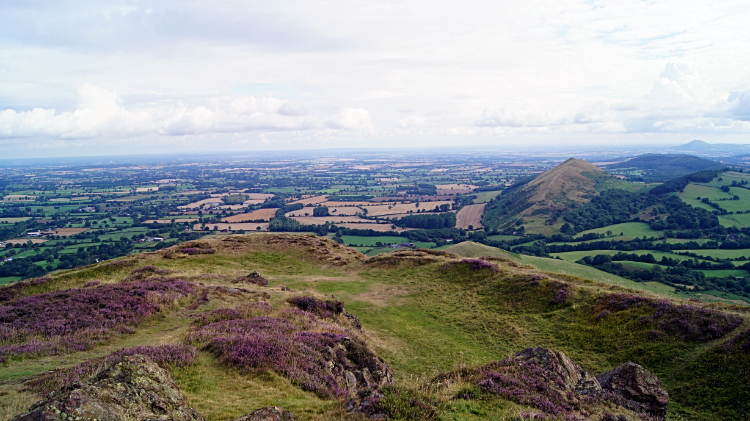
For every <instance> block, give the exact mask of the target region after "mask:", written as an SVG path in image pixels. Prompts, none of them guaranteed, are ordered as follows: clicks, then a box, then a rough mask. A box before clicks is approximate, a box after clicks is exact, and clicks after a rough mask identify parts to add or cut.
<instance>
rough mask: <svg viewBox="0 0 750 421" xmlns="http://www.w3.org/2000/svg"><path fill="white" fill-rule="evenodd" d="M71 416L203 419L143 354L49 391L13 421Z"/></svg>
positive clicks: (107, 420)
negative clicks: (82, 380) (61, 387)
mask: <svg viewBox="0 0 750 421" xmlns="http://www.w3.org/2000/svg"><path fill="white" fill-rule="evenodd" d="M75 419H79V420H94V419H95V420H98V421H120V420H139V421H140V420H144V421H145V420H175V421H204V419H203V417H202V416H200V414H198V413H197V412H196V411H195V410H193V409H192V408H189V407H188V406H187V403H186V401H185V397H184V396H183V395H182V392H180V390H179V389H178V388H177V385H176V384H175V383H174V382H173V381H172V378H171V377H170V376H169V373H168V372H167V371H165V370H164V369H162V368H160V367H159V366H158V365H156V363H154V362H153V361H151V360H150V359H148V358H147V357H144V356H142V355H132V356H126V357H123V359H122V360H121V361H120V362H118V363H117V364H115V365H113V366H111V367H110V368H108V369H105V370H103V371H102V372H100V373H99V374H97V375H96V376H94V377H93V378H92V379H90V380H88V381H86V382H83V383H79V382H74V383H72V384H70V385H68V386H66V387H65V388H63V389H61V390H60V391H58V392H54V393H52V394H51V395H50V396H48V397H47V398H45V399H44V400H42V401H40V402H37V403H36V404H34V405H33V406H32V407H31V408H30V409H29V412H27V413H25V414H21V415H18V416H16V417H15V418H13V421H53V420H54V421H57V420H75Z"/></svg>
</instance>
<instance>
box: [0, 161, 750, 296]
mask: <svg viewBox="0 0 750 421" xmlns="http://www.w3.org/2000/svg"><path fill="white" fill-rule="evenodd" d="M243 159H245V160H246V161H244V162H240V161H238V162H234V163H232V164H231V165H229V164H227V163H226V162H224V161H221V160H220V159H219V160H216V159H214V160H211V159H206V160H201V159H196V160H195V162H192V163H189V164H187V165H186V164H185V163H184V162H182V163H180V164H179V165H178V164H176V163H170V162H169V160H168V159H167V160H165V161H164V162H163V163H161V164H160V165H153V166H149V165H110V166H106V165H104V166H101V165H100V166H98V167H97V166H95V165H92V164H85V163H81V164H78V165H71V166H69V167H66V168H65V171H64V172H63V173H60V171H59V168H57V167H55V168H51V167H44V166H34V165H30V166H26V167H22V168H21V167H13V166H11V167H8V168H7V169H6V172H5V173H3V174H2V175H0V187H1V191H0V194H2V197H3V198H4V202H3V203H2V204H1V205H0V210H1V211H2V212H0V230H2V231H1V232H0V241H1V242H2V243H3V244H1V245H0V246H1V247H2V249H0V259H3V261H4V263H3V264H2V265H0V268H2V271H1V273H0V275H2V276H0V278H2V279H0V282H9V281H15V280H18V279H21V278H28V277H32V276H40V275H43V274H44V273H48V272H51V271H52V272H54V271H55V270H59V269H65V268H70V267H78V266H83V265H87V264H92V263H96V262H97V261H101V260H102V259H109V258H112V257H117V256H121V255H124V254H133V253H142V252H149V251H155V250H159V249H161V248H164V247H168V246H170V245H173V244H176V243H180V242H184V241H191V240H194V239H198V238H201V237H206V236H209V237H216V236H222V235H229V234H232V233H238V232H239V233H258V232H266V231H296V232H310V233H315V234H316V235H325V236H327V237H329V238H333V239H334V240H336V241H338V242H340V243H342V244H345V245H347V246H352V247H356V248H357V250H359V251H362V252H364V253H367V254H369V255H375V254H379V253H384V252H389V251H392V250H393V249H392V248H390V247H389V245H395V244H411V246H409V247H424V248H439V249H443V248H446V247H454V246H457V245H460V243H462V242H465V241H474V242H477V243H482V244H484V245H485V246H488V247H492V248H493V249H494V250H498V252H505V251H513V252H514V253H516V254H517V255H518V256H522V257H520V258H519V259H521V260H524V259H525V260H526V261H527V262H530V264H533V265H536V266H539V267H553V266H555V265H558V266H560V265H563V264H564V265H566V266H565V268H566V269H565V270H566V271H568V272H570V273H579V274H586V275H585V276H591V277H593V278H595V279H597V280H602V281H605V282H607V281H612V280H615V279H619V280H622V279H628V282H631V283H632V282H637V283H643V284H646V283H653V284H658V283H659V282H656V281H653V280H651V279H646V278H643V276H645V275H644V273H645V272H643V271H657V272H658V271H661V272H663V273H664V274H666V276H667V278H663V279H662V281H663V282H667V283H661V285H664V287H665V288H673V289H674V288H681V287H680V285H692V286H691V288H695V287H697V286H698V284H700V283H702V284H701V285H702V286H701V291H700V293H701V294H703V295H704V296H705V295H713V294H718V293H720V292H721V293H725V294H734V295H737V296H740V297H745V295H743V294H747V297H746V298H748V299H750V291H747V292H746V291H745V290H744V288H745V287H744V285H745V284H744V283H743V282H744V281H742V279H745V278H747V277H750V273H748V272H747V271H746V269H745V268H744V267H743V265H744V264H745V263H746V261H745V260H746V259H747V258H748V256H750V253H748V251H750V244H748V245H747V246H745V245H742V246H741V247H740V246H737V245H734V244H730V243H732V242H734V243H736V242H738V241H740V242H741V241H744V240H743V239H744V238H746V237H747V236H746V235H745V234H744V233H742V232H740V230H741V229H745V228H747V229H750V213H745V210H750V190H748V189H746V188H745V186H746V184H747V182H748V181H749V180H750V176H748V174H745V173H742V172H738V171H734V172H733V171H727V172H723V173H721V174H719V175H717V176H715V177H714V178H713V179H706V180H705V181H702V182H697V181H691V182H690V183H688V184H687V185H686V186H685V187H684V188H683V189H682V191H680V192H675V193H672V195H673V196H676V197H679V199H680V200H682V201H683V202H684V203H686V204H688V205H690V207H691V209H702V210H703V211H704V212H706V213H707V214H714V215H715V218H717V220H718V222H719V225H720V226H721V227H724V228H727V229H731V230H734V231H732V234H731V237H729V236H728V235H730V233H728V232H726V230H725V231H721V232H719V231H716V230H690V229H687V228H684V227H678V228H674V227H671V228H669V229H665V228H668V226H667V225H668V224H667V222H666V221H671V220H670V219H669V218H670V212H668V211H666V210H665V208H664V207H663V206H661V205H659V204H658V203H656V204H653V203H651V204H644V205H643V206H642V207H641V208H640V209H638V211H637V212H635V213H633V214H631V215H630V216H629V217H628V218H626V219H625V220H621V221H614V223H609V224H600V225H595V226H594V227H590V228H587V227H583V226H574V225H570V224H567V226H566V223H567V219H566V218H567V216H566V214H554V213H553V212H551V211H550V210H549V209H550V208H548V206H549V204H550V203H558V204H557V205H554V206H553V207H552V208H554V207H557V206H567V205H566V204H570V203H573V202H575V203H576V205H575V206H573V208H575V209H576V211H578V209H585V206H586V203H587V201H588V200H589V198H591V197H594V196H595V195H597V194H599V193H601V192H602V191H606V190H607V189H613V188H616V189H620V190H618V191H626V192H629V193H628V194H634V195H638V197H644V196H646V195H647V193H643V192H648V191H649V189H651V188H653V186H654V184H650V185H646V184H643V183H629V182H627V181H623V180H621V179H617V178H615V177H612V176H611V175H608V174H606V173H604V172H603V171H601V170H600V169H598V168H596V167H594V166H593V165H591V164H590V163H587V162H586V161H583V160H567V161H565V162H564V163H563V164H565V165H563V166H560V167H559V168H558V167H557V164H558V163H559V161H550V160H548V159H540V160H539V161H533V160H531V161H529V160H528V159H519V160H514V158H511V157H508V156H505V157H503V158H502V159H493V158H489V157H484V158H483V157H471V158H464V157H456V156H452V155H451V156H448V155H434V156H423V157H419V158H415V157H393V156H389V155H373V156H371V157H368V156H357V157H354V158H352V157H341V158H337V157H320V158H316V157H294V158H289V157H287V156H283V155H278V156H273V157H272V156H266V157H259V158H256V159H253V158H249V157H245V158H243ZM321 163H324V165H322V164H321ZM566 165H567V167H565V166H566ZM92 167H96V168H92ZM548 170H549V171H551V172H547V171H548ZM552 170H554V171H552ZM29 174H33V177H31V178H30V177H29ZM540 174H541V175H542V176H541V177H540V178H538V179H537V180H535V181H533V182H531V183H530V186H532V187H533V188H535V189H536V190H535V192H533V194H530V195H528V197H526V198H525V199H524V198H523V197H520V196H519V197H520V199H519V200H520V203H521V204H523V202H524V201H525V200H529V201H530V202H529V204H530V205H531V208H526V210H525V211H523V209H521V213H520V214H513V213H512V212H511V213H510V214H508V215H503V216H502V217H501V218H499V219H498V218H497V217H495V216H493V215H496V214H498V209H500V208H499V207H498V205H497V204H498V203H500V202H503V201H505V202H503V203H506V205H503V206H506V209H511V208H513V206H515V205H516V202H513V201H511V202H508V200H509V199H508V198H509V197H510V198H511V199H513V198H514V197H515V196H513V194H511V195H505V194H504V190H505V189H507V188H509V187H510V186H512V185H513V183H514V182H515V181H517V180H526V181H524V182H528V180H530V179H531V178H533V177H536V176H538V175H540ZM717 174H718V173H717ZM720 178H721V181H720V180H719V179H720ZM521 184H523V183H521ZM727 190H728V191H727ZM524 197H525V196H524ZM634 197H635V196H634ZM544 200H546V201H547V202H545V203H542V201H544ZM660 200H664V199H660ZM631 202H632V200H631ZM660 203H661V202H660ZM509 205H512V206H510V207H507V206H509ZM618 206H622V205H615V206H614V207H615V208H617V207H618ZM582 207H583V208H582ZM503 212H504V211H503ZM557 212H559V211H557ZM451 215H452V216H451ZM694 217H695V216H691V218H694ZM485 220H487V221H489V223H490V224H489V225H487V224H485V223H484V222H485ZM659 220H661V221H665V223H664V224H663V225H662V226H658V225H659V224H658V223H657V224H656V225H655V221H659ZM498 221H499V223H498ZM570 231H575V233H574V234H571V233H570ZM34 232H39V234H32V233H34ZM749 232H750V231H749ZM562 234H565V235H562ZM723 243H726V244H723ZM630 244H632V246H631V245H630ZM742 244H744V243H742ZM667 246H668V249H666V248H665V247H667ZM621 251H627V253H626V254H627V255H628V256H626V257H623V256H618V257H617V259H624V258H626V259H628V260H617V261H615V262H612V264H614V265H615V266H616V267H615V266H613V267H609V266H608V267H607V268H604V267H603V266H601V264H600V263H601V262H600V261H597V264H598V265H594V264H593V260H592V261H591V263H586V262H585V260H586V258H589V259H593V258H594V257H596V256H597V255H602V256H609V257H610V258H614V257H615V256H617V255H618V253H619V252H621ZM649 254H650V255H651V256H652V257H653V259H654V260H656V261H657V262H651V261H639V259H640V260H644V259H646V257H644V256H647V255H649ZM634 256H635V257H634ZM664 258H666V259H667V260H664V261H662V260H663V259H664ZM558 259H562V260H558ZM669 259H671V260H669ZM646 260H648V259H646ZM519 261H520V260H519ZM577 262H578V263H577ZM670 262H671V263H670ZM617 265H619V266H617ZM670 265H672V266H670ZM675 265H678V266H679V267H677V266H675ZM684 265H688V266H691V267H690V268H688V269H685V270H689V271H693V272H690V273H692V275H690V276H693V278H694V279H693V278H691V279H693V280H692V281H689V280H687V281H684V282H683V281H675V282H672V281H668V280H666V279H672V280H674V279H677V278H676V277H680V276H686V275H676V273H677V272H676V271H682V270H683V269H680V268H681V267H682V266H684ZM696 265H697V266H696ZM692 266H696V267H692ZM749 267H750V266H749ZM618 268H619V269H618ZM603 269H606V270H603ZM628 271H631V272H628ZM661 272H660V273H661ZM700 276H703V277H705V280H704V278H700V279H698V278H696V277H700ZM19 277H20V278H19ZM639 277H640V278H639ZM618 282H621V281H618ZM691 282H692V283H691ZM697 291H698V290H696V292H697ZM716 291H718V292H716ZM722 291H723V292H722ZM680 293H681V294H684V293H688V294H689V293H690V292H684V291H681V292H680ZM734 295H733V297H734ZM694 297H697V295H694ZM733 299H734V298H733Z"/></svg>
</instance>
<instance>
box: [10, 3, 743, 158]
mask: <svg viewBox="0 0 750 421" xmlns="http://www.w3.org/2000/svg"><path fill="white" fill-rule="evenodd" d="M748 22H750V2H748V1H746V0H738V1H716V0H713V1H693V0H675V1H661V0H655V1H634V0H612V1H609V0H607V1H596V0H589V1H578V0H550V1H533V0H526V1H505V2H501V1H473V2H471V1H469V2H467V1H438V0H430V1H398V0H377V1H358V0H341V1H315V0H305V1H299V2H297V1H214V2H209V1H190V0H180V1H166V0H162V1H158V2H157V1H106V0H96V1H87V0H76V1H66V0H55V1H36V0H4V1H2V2H0V158H3V157H8V158H10V157H34V156H55V155H60V156H63V155H64V156H75V155H102V154H132V153H157V152H188V151H228V150H243V151H246V150H253V149H310V148H337V147H405V146H413V147H433V146H460V145H467V146H469V145H496V146H498V147H501V148H512V147H518V146H537V147H539V148H544V147H546V146H548V145H554V146H559V145H563V144H568V145H618V144H628V143H630V144H679V143H686V142H688V141H690V140H693V139H703V140H705V141H708V142H711V143H719V142H731V143H750V30H748V25H749V24H748Z"/></svg>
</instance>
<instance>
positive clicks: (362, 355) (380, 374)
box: [326, 338, 393, 396]
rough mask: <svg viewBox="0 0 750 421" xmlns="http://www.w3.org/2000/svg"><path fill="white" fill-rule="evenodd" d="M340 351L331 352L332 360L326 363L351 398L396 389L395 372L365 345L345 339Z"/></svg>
mask: <svg viewBox="0 0 750 421" xmlns="http://www.w3.org/2000/svg"><path fill="white" fill-rule="evenodd" d="M338 348H339V350H333V349H331V350H330V351H328V353H329V354H330V355H331V357H332V358H331V359H330V360H328V361H327V362H326V363H327V365H328V367H329V370H330V371H329V372H330V374H331V375H332V376H333V377H334V378H335V379H336V383H337V384H339V385H341V386H343V388H344V389H346V390H347V392H348V394H349V396H357V395H358V394H361V393H369V392H371V391H374V390H379V389H380V388H382V387H383V386H391V385H393V371H392V370H391V368H390V367H388V365H387V364H386V363H385V362H383V360H381V359H380V358H378V357H376V356H375V354H373V353H372V351H370V350H369V349H368V348H367V347H366V345H365V343H364V342H362V341H361V340H358V339H350V338H344V340H343V341H342V342H341V344H339V345H338ZM334 356H335V358H333V357H334Z"/></svg>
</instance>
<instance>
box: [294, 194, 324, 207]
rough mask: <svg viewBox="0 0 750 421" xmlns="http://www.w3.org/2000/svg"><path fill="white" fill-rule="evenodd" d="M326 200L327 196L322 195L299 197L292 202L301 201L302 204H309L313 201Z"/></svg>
mask: <svg viewBox="0 0 750 421" xmlns="http://www.w3.org/2000/svg"><path fill="white" fill-rule="evenodd" d="M326 200H328V196H326V195H323V196H312V197H307V198H304V199H300V200H295V201H294V202H292V203H302V204H303V205H311V204H313V203H321V202H325V201H326Z"/></svg>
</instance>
